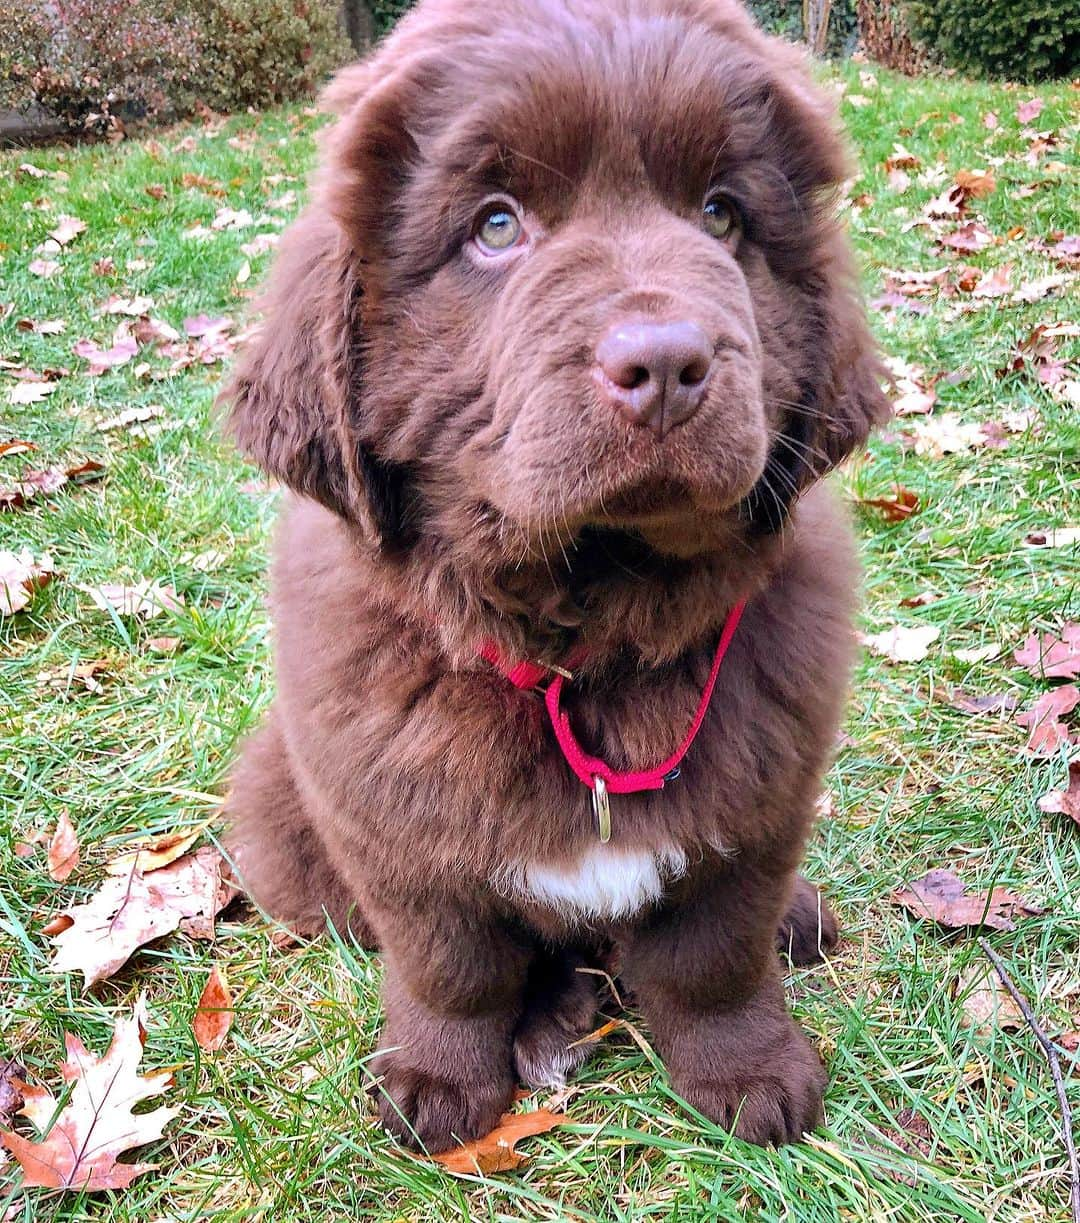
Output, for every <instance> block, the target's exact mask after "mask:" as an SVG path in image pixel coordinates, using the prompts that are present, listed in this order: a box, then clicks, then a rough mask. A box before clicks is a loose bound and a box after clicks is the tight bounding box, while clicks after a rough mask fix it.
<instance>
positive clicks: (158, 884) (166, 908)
mask: <svg viewBox="0 0 1080 1223" xmlns="http://www.w3.org/2000/svg"><path fill="white" fill-rule="evenodd" d="M222 865H223V864H222V859H221V855H220V854H219V853H218V851H217V850H216V849H214V848H212V847H211V846H204V847H203V848H202V849H199V850H196V852H195V853H193V854H188V855H187V856H185V857H183V858H180V859H178V860H177V861H176V862H173V863H172V864H171V865H169V866H165V867H162V868H161V870H156V871H153V872H152V873H151V874H149V875H144V874H141V873H140V872H139V871H138V870H132V871H131V872H130V873H129V874H127V875H121V876H111V877H110V878H108V879H106V880H105V882H104V883H103V884H102V885H101V887H100V888H99V889H98V890H97V891H96V892H95V893H94V895H93V896H92V897H91V898H90V899H89V900H88V901H87V902H86V903H85V904H80V905H73V906H71V907H70V908H67V909H64V910H63V911H62V912H61V913H60V914H59V915H58V917H57V919H54V920H56V921H57V923H58V925H57V927H54V929H57V933H56V934H54V935H52V941H53V946H54V948H55V953H54V955H53V959H52V961H51V962H50V964H49V971H50V972H57V973H59V972H75V971H78V972H81V973H82V974H83V977H84V979H85V984H86V988H87V989H89V988H90V987H91V986H92V985H95V984H96V983H97V982H98V981H104V980H105V978H106V977H110V976H112V974H113V973H114V972H116V970H117V969H118V968H120V967H121V966H122V965H123V964H125V963H126V962H127V960H128V959H129V958H130V957H131V956H132V955H133V954H134V952H135V951H136V950H137V949H138V948H139V947H141V946H143V945H144V944H145V943H149V942H151V941H152V940H153V939H156V938H161V937H162V936H163V935H166V934H171V933H172V931H174V930H176V929H177V928H178V927H179V928H180V929H181V930H183V931H184V932H185V933H186V934H188V935H190V936H191V937H192V938H213V930H214V925H213V923H214V917H215V916H216V915H217V913H218V912H220V910H221V909H223V908H224V907H225V906H226V905H227V904H228V903H229V901H230V900H232V898H233V897H234V896H235V895H236V888H235V887H234V885H233V884H232V883H231V882H230V881H229V880H228V879H226V878H224V877H223V873H222ZM60 922H63V925H62V927H61V926H60V924H59V923H60ZM46 929H48V928H46Z"/></svg>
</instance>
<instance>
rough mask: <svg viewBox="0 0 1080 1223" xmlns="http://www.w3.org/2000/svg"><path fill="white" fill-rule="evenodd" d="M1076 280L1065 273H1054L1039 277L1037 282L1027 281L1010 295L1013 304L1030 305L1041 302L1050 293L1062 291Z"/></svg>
mask: <svg viewBox="0 0 1080 1223" xmlns="http://www.w3.org/2000/svg"><path fill="white" fill-rule="evenodd" d="M1075 279H1076V277H1075V276H1072V275H1070V274H1068V273H1067V272H1060V273H1054V274H1052V275H1050V276H1040V277H1039V278H1038V279H1037V280H1028V281H1025V282H1024V284H1022V285H1021V286H1020V287H1019V288H1018V289H1017V290H1016V292H1015V293H1013V295H1012V300H1013V301H1014V302H1021V303H1024V304H1026V305H1031V304H1032V303H1034V302H1037V301H1042V299H1043V298H1044V297H1049V296H1050V294H1051V293H1056V292H1057V291H1058V289H1063V288H1064V287H1065V286H1066V285H1068V284H1071V283H1072V282H1073V281H1074V280H1075Z"/></svg>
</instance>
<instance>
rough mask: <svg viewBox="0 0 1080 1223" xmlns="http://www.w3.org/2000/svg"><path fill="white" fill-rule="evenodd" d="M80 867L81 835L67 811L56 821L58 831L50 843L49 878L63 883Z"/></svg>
mask: <svg viewBox="0 0 1080 1223" xmlns="http://www.w3.org/2000/svg"><path fill="white" fill-rule="evenodd" d="M78 865H79V834H78V833H77V832H76V831H75V825H74V824H72V822H71V817H70V816H69V815H68V813H67V812H66V811H61V813H60V818H59V819H58V820H57V821H56V831H55V832H54V833H53V834H52V839H51V840H50V841H49V878H50V879H55V880H56V882H57V883H63V882H64V880H65V879H66V878H67V877H68V875H70V874H71V872H72V871H73V870H74V869H75V868H76V867H77V866H78Z"/></svg>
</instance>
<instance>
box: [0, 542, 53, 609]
mask: <svg viewBox="0 0 1080 1223" xmlns="http://www.w3.org/2000/svg"><path fill="white" fill-rule="evenodd" d="M54 573H55V570H54V569H53V563H52V557H50V556H49V554H48V553H47V552H45V553H42V556H41V559H40V560H38V561H35V560H34V554H33V553H32V552H31V551H30V549H29V548H23V550H22V551H21V552H0V616H11V615H14V614H15V612H18V611H22V609H23V608H24V607H26V606H27V605H28V604H29V602H30V600H31V599H32V598H33V596H34V592H35V591H37V590H40V589H41V587H42V586H46V585H48V583H49V581H50V580H51V578H52V577H53V574H54Z"/></svg>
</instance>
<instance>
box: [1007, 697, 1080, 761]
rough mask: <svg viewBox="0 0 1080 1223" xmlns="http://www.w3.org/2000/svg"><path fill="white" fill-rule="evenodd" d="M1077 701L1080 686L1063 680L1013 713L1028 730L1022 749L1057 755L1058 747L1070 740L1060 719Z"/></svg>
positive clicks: (1067, 731)
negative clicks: (1059, 685)
mask: <svg viewBox="0 0 1080 1223" xmlns="http://www.w3.org/2000/svg"><path fill="white" fill-rule="evenodd" d="M1077 705H1080V688H1077V686H1076V685H1075V684H1062V686H1061V687H1060V688H1053V689H1051V691H1050V692H1044V693H1043V694H1042V696H1040V697H1039V699H1038V700H1037V701H1036V702H1035V704H1034V705H1032V706H1031V708H1030V709H1025V710H1024V712H1023V713H1018V714H1017V715H1016V721H1017V723H1018V724H1019V725H1020V726H1023V727H1026V728H1027V730H1028V731H1029V732H1030V734H1029V735H1028V741H1027V743H1026V744H1025V745H1024V750H1025V751H1026V752H1027V753H1028V754H1029V755H1032V756H1056V755H1057V753H1058V749H1059V748H1062V747H1065V746H1066V745H1067V744H1069V743H1071V742H1072V739H1071V737H1070V735H1069V729H1068V727H1067V726H1066V725H1065V723H1064V722H1062V721H1061V720H1060V719H1061V718H1063V717H1064V716H1065V714H1067V713H1072V711H1073V710H1074V709H1075V708H1076V707H1077Z"/></svg>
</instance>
